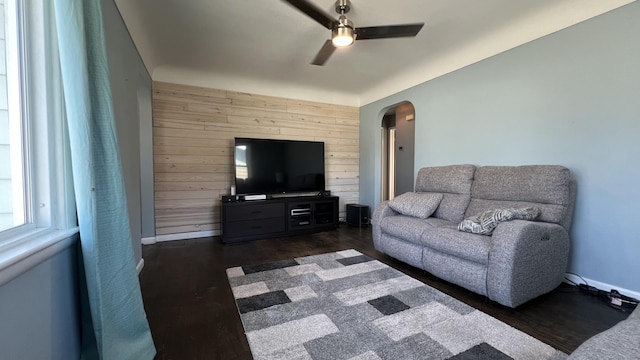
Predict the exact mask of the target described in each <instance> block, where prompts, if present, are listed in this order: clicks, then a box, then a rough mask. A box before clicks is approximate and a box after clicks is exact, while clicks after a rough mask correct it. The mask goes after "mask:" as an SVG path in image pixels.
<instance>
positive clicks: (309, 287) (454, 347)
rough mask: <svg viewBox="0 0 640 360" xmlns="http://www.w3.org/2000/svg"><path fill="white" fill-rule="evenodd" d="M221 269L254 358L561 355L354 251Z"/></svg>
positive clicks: (358, 359)
mask: <svg viewBox="0 0 640 360" xmlns="http://www.w3.org/2000/svg"><path fill="white" fill-rule="evenodd" d="M227 276H228V278H229V283H230V285H231V288H232V290H233V294H234V297H235V299H236V304H237V306H238V311H239V312H240V317H241V318H242V323H243V325H244V329H245V332H246V335H247V339H248V341H249V346H250V347H251V352H252V354H253V357H254V359H256V360H267V359H296V360H306V359H314V360H317V359H331V360H335V359H351V360H374V359H375V360H378V359H384V360H386V359H394V360H396V359H536V360H539V359H553V360H556V359H565V358H566V357H567V355H566V354H564V353H562V352H560V351H557V350H555V349H553V348H552V347H550V346H549V345H546V344H544V343H542V342H540V341H539V340H537V339H535V338H533V337H531V336H529V335H527V334H525V333H523V332H521V331H518V330H516V329H514V328H512V327H511V326H509V325H507V324H505V323H503V322H501V321H498V320H496V319H495V318H492V317H491V316H489V315H487V314H485V313H483V312H480V311H479V310H476V309H474V308H472V307H470V306H468V305H466V304H464V303H462V302H460V301H458V300H456V299H454V298H452V297H450V296H448V295H446V294H444V293H442V292H440V291H438V290H436V289H433V288H431V287H429V286H427V285H425V284H423V283H422V282H420V281H418V280H415V279H413V278H411V277H409V276H407V275H404V274H403V273H401V272H399V271H397V270H395V269H393V268H391V267H389V266H387V265H385V264H383V263H381V262H379V261H377V260H374V259H372V258H370V257H368V256H366V255H363V254H361V253H359V252H358V251H355V250H345V251H339V252H335V253H329V254H322V255H314V256H307V257H301V258H297V259H293V260H286V261H279V262H275V263H270V264H264V265H258V266H241V267H234V268H230V269H227Z"/></svg>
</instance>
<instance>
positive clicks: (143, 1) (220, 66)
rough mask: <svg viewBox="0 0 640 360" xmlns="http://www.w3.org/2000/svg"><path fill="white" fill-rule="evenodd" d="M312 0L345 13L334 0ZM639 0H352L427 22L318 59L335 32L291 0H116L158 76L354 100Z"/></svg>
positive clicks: (372, 10)
mask: <svg viewBox="0 0 640 360" xmlns="http://www.w3.org/2000/svg"><path fill="white" fill-rule="evenodd" d="M311 1H312V2H313V3H314V4H316V5H317V6H318V7H320V8H322V9H324V10H326V11H327V13H329V14H331V15H334V14H335V12H334V10H333V7H334V0H311ZM633 1H635V0H482V1H479V0H401V1H397V0H396V1H389V0H387V1H383V0H352V10H351V12H350V13H349V14H348V17H349V19H351V20H352V21H353V22H354V23H355V26H356V27H364V26H376V25H389V24H403V23H415V22H424V23H425V26H424V27H423V29H422V31H421V32H420V33H419V34H418V36H417V37H415V38H399V39H384V40H364V41H356V43H355V44H354V45H353V46H351V47H348V48H345V49H338V50H337V51H336V52H335V53H334V54H333V55H332V57H331V58H330V59H329V61H327V63H326V64H325V66H314V65H310V64H309V63H310V62H311V60H313V58H314V56H315V54H316V53H317V52H318V50H319V49H320V47H321V46H322V44H323V43H324V41H326V40H327V39H328V38H329V36H330V32H329V30H327V29H325V28H324V27H322V26H321V25H320V24H318V23H316V22H315V21H314V20H312V19H311V18H309V17H307V16H306V15H305V14H303V13H301V12H299V11H298V10H296V9H295V8H293V7H292V6H291V5H289V4H288V3H286V2H284V1H281V0H115V2H116V4H117V6H118V8H119V10H120V12H121V14H122V17H123V19H124V21H125V23H126V25H127V28H128V29H129V32H130V33H131V36H132V38H133V41H134V42H135V44H136V47H137V48H138V51H139V52H140V55H141V56H142V59H143V61H144V62H145V65H146V66H147V69H148V70H149V72H150V73H151V76H152V78H153V80H156V81H168V82H175V83H182V84H189V85H197V86H206V87H212V88H218V89H225V90H233V91H244V92H250V93H256V94H266V95H273V96H282V97H290V98H298V99H306V100H314V101H323V102H330V103H338V104H346V105H354V106H358V105H364V104H367V103H370V102H372V101H375V100H378V99H380V98H383V97H385V96H388V95H391V94H393V93H396V92H398V91H400V90H403V89H406V88H408V87H411V86H413V85H417V84H419V83H422V82H424V81H427V80H430V79H432V78H435V77H437V76H440V75H443V74H445V73H448V72H451V71H453V70H456V69H459V68H461V67H464V66H466V65H469V64H472V63H474V62H477V61H480V60H482V59H485V58H487V57H490V56H493V55H495V54H498V53H500V52H502V51H505V50H508V49H511V48H513V47H516V46H518V45H521V44H524V43H526V42H528V41H531V40H534V39H536V38H539V37H541V36H544V35H547V34H550V33H552V32H555V31H558V30H560V29H563V28H566V27H568V26H571V25H574V24H576V23H578V22H581V21H584V20H586V19H589V18H591V17H594V16H597V15H599V14H602V13H604V12H607V11H610V10H612V9H615V8H617V7H620V6H622V5H625V4H628V3H630V2H633ZM335 15H336V17H337V14H335Z"/></svg>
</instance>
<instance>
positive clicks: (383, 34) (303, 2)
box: [284, 0, 424, 65]
mask: <svg viewBox="0 0 640 360" xmlns="http://www.w3.org/2000/svg"><path fill="white" fill-rule="evenodd" d="M284 1H286V2H288V3H289V4H291V5H293V6H294V7H295V8H297V9H298V10H300V11H302V12H303V13H305V14H307V15H308V16H309V17H310V18H312V19H313V20H315V21H317V22H318V23H319V24H320V25H322V26H324V27H326V28H327V29H329V30H331V39H330V40H327V41H326V42H325V43H324V45H322V48H321V49H320V51H319V52H318V54H317V55H316V57H315V59H313V61H312V62H311V64H313V65H324V63H325V62H326V61H327V60H328V59H329V56H331V54H333V52H334V51H335V49H336V48H337V47H343V46H349V45H351V44H353V42H354V40H369V39H387V38H397V37H413V36H416V35H418V32H420V29H422V26H423V25H424V23H419V24H405V25H387V26H370V27H361V28H354V27H353V22H352V21H351V20H349V19H347V17H346V16H345V14H347V13H348V12H349V11H350V10H351V1H350V0H337V1H336V5H335V9H336V12H337V13H338V14H340V16H339V17H338V19H334V18H332V17H331V16H330V15H329V14H327V13H326V12H325V11H323V10H322V9H320V8H318V7H317V6H315V5H314V4H312V3H310V2H308V1H307V0H284Z"/></svg>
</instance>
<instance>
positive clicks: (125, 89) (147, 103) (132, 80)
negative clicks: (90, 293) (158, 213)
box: [102, 0, 155, 263]
mask: <svg viewBox="0 0 640 360" xmlns="http://www.w3.org/2000/svg"><path fill="white" fill-rule="evenodd" d="M102 12H103V18H104V28H105V34H106V42H107V55H108V59H109V70H110V72H111V92H112V96H113V106H114V112H115V117H116V131H117V134H118V146H119V147H120V157H121V161H122V171H123V174H124V181H125V187H126V191H127V204H128V207H129V219H130V222H131V238H132V245H133V250H134V255H135V259H136V263H137V262H139V261H140V259H141V258H142V245H141V242H140V239H141V237H142V233H143V229H142V209H143V208H144V209H145V211H149V208H151V209H153V179H151V183H150V184H145V187H146V188H145V192H144V197H143V196H142V195H143V192H142V190H141V189H142V187H141V184H142V179H144V180H145V181H146V182H148V181H149V179H148V176H149V174H153V165H152V155H151V157H150V158H149V159H147V161H146V162H145V169H146V170H145V171H150V173H146V172H145V176H144V177H143V176H142V174H141V170H140V169H141V156H144V155H145V154H147V155H148V154H149V152H152V151H153V147H152V135H153V134H152V132H151V131H150V130H149V131H148V132H146V133H141V132H140V130H141V126H142V124H144V126H142V128H146V125H147V124H149V125H150V124H151V110H150V109H151V77H150V76H149V73H148V72H147V69H146V68H145V66H144V63H143V62H142V59H141V58H140V55H139V54H138V51H137V49H136V47H135V45H134V44H133V41H132V40H131V37H130V36H129V32H128V30H127V28H126V26H125V24H124V22H123V20H122V17H121V16H120V12H119V11H118V8H117V7H116V5H115V2H114V1H113V0H102ZM139 94H142V96H139ZM139 101H143V102H144V103H142V104H139ZM141 115H142V116H147V117H148V118H146V119H140V116H141ZM142 144H144V146H145V147H144V148H143V147H142V146H141V145H142ZM149 146H151V148H148V147H149ZM149 169H150V170H149ZM151 176H153V175H151ZM149 188H150V189H151V191H150V192H149ZM149 194H150V195H149ZM152 214H153V213H152ZM146 219H148V217H145V220H146ZM145 225H147V226H146V227H145V229H146V231H145V233H147V234H148V220H147V221H146V224H145ZM152 225H153V224H152ZM152 231H153V232H154V234H155V229H153V230H152ZM151 236H153V235H151Z"/></svg>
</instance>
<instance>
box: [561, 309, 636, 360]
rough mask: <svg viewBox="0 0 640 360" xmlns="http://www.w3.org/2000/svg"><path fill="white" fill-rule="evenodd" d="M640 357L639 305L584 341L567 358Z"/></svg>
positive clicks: (575, 359) (629, 358) (590, 359)
mask: <svg viewBox="0 0 640 360" xmlns="http://www.w3.org/2000/svg"><path fill="white" fill-rule="evenodd" d="M602 359H616V360H631V359H640V307H637V308H636V310H635V311H634V312H632V313H631V315H629V317H628V318H627V319H626V320H624V321H621V322H619V323H618V324H617V325H615V326H614V327H612V328H611V329H609V330H607V331H604V332H601V333H600V334H598V335H595V336H594V337H592V338H590V339H589V340H587V341H585V342H584V343H583V344H582V345H580V347H578V348H577V349H576V350H575V351H574V352H573V353H571V355H570V356H569V358H568V360H602Z"/></svg>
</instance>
